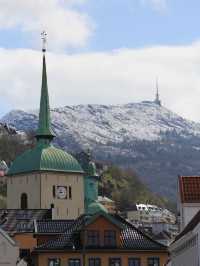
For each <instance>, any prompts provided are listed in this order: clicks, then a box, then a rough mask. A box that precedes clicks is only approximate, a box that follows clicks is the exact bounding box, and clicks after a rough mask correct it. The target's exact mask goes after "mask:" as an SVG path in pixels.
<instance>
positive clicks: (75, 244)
mask: <svg viewBox="0 0 200 266" xmlns="http://www.w3.org/2000/svg"><path fill="white" fill-rule="evenodd" d="M112 218H114V219H116V220H117V221H118V222H119V223H123V224H124V229H122V231H121V241H122V242H121V243H122V246H121V249H122V250H126V249H128V250H163V251H166V250H167V247H166V246H164V245H162V244H160V243H158V242H157V241H155V240H153V239H151V238H150V237H149V236H147V235H145V234H144V233H143V232H141V231H140V230H138V229H137V228H136V227H134V226H133V225H131V224H130V223H128V222H127V221H126V220H124V219H123V218H121V217H120V216H118V215H113V216H112ZM88 219H91V217H90V218H89V217H88V216H84V215H82V216H80V217H79V218H78V219H77V220H74V222H72V221H70V222H69V223H68V222H67V220H66V221H65V222H66V228H67V230H66V231H65V232H64V233H63V234H62V235H61V236H59V237H58V238H57V239H56V240H50V241H48V242H46V243H45V244H43V245H41V246H39V247H37V248H36V249H35V251H46V250H52V251H53V250H54V251H55V250H73V249H75V250H80V249H82V243H81V241H80V232H81V230H83V228H84V225H85V224H86V223H87V221H88ZM63 223H64V222H63ZM53 231H54V229H53ZM95 248H97V249H110V248H108V247H102V246H101V247H95ZM86 249H87V247H86ZM88 249H91V247H90V248H89V247H88ZM112 249H117V248H112Z"/></svg>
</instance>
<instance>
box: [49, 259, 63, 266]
mask: <svg viewBox="0 0 200 266" xmlns="http://www.w3.org/2000/svg"><path fill="white" fill-rule="evenodd" d="M56 260H58V263H59V264H57V265H56V264H55V262H54V265H53V266H61V259H60V258H48V266H51V265H50V262H51V261H56Z"/></svg>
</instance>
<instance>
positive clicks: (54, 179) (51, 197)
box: [7, 172, 84, 219]
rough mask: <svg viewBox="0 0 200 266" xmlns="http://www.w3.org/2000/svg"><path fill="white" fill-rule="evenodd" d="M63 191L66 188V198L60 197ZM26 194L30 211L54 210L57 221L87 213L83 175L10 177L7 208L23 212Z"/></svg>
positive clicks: (56, 174) (58, 174) (46, 174)
mask: <svg viewBox="0 0 200 266" xmlns="http://www.w3.org/2000/svg"><path fill="white" fill-rule="evenodd" d="M59 188H65V189H66V193H67V194H66V197H62V194H59ZM61 191H62V190H61ZM24 193H25V194H26V195H27V208H28V209H50V208H51V207H54V211H53V218H54V219H76V218H77V217H78V216H80V215H81V214H83V213H84V178H83V175H82V174H70V173H59V172H47V173H34V174H27V175H16V176H12V177H8V183H7V208H9V209H21V195H22V194H24ZM60 195H61V196H60Z"/></svg>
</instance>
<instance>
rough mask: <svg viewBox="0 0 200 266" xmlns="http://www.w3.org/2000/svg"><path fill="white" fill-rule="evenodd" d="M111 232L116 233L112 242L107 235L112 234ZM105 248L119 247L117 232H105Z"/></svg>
mask: <svg viewBox="0 0 200 266" xmlns="http://www.w3.org/2000/svg"><path fill="white" fill-rule="evenodd" d="M111 232H112V233H114V241H113V240H111V239H112V237H111V236H109V235H106V234H107V233H111ZM112 241H113V242H112ZM111 242H112V243H111ZM104 246H105V247H116V246H117V232H116V231H115V230H104Z"/></svg>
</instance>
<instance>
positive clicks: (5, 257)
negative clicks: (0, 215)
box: [0, 228, 19, 266]
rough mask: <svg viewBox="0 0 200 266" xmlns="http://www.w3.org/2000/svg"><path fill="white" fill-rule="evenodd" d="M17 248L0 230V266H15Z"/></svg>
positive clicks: (17, 256)
mask: <svg viewBox="0 0 200 266" xmlns="http://www.w3.org/2000/svg"><path fill="white" fill-rule="evenodd" d="M18 258H19V248H18V246H17V245H16V243H15V241H14V240H13V239H12V238H11V237H10V236H9V235H8V234H7V233H6V232H5V231H4V230H2V229H1V228H0V265H3V266H6V265H10V266H16V264H17V261H18Z"/></svg>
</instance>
